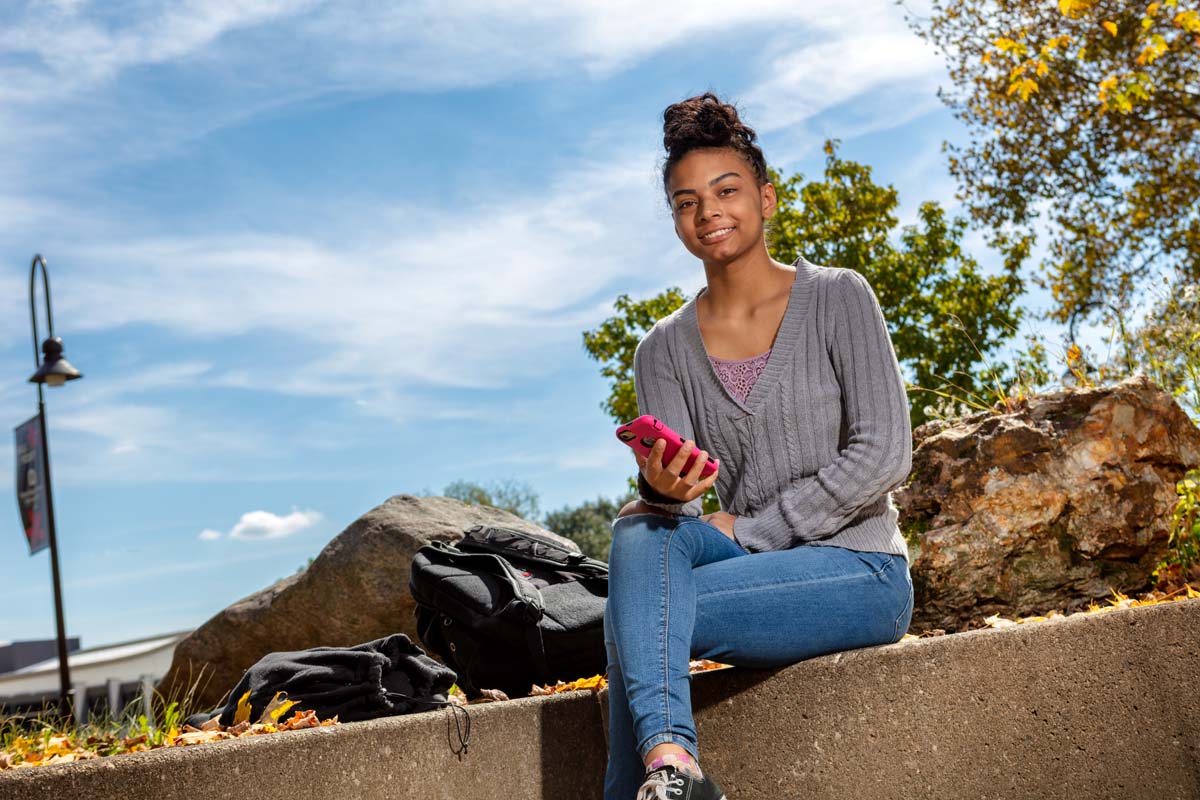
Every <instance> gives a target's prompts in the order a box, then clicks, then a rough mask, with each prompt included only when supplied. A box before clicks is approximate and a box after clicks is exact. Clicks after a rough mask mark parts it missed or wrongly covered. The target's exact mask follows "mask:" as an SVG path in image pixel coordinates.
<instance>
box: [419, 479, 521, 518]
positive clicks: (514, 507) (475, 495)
mask: <svg viewBox="0 0 1200 800" xmlns="http://www.w3.org/2000/svg"><path fill="white" fill-rule="evenodd" d="M442 494H443V495H445V496H446V497H453V498H454V499H455V500H461V501H463V502H464V503H471V504H472V505H477V506H491V507H492V508H499V509H502V510H504V511H509V512H511V513H513V514H516V515H517V516H518V517H520V518H521V519H529V520H536V519H537V517H538V495H537V492H535V491H534V489H533V487H532V486H530V485H529V484H527V483H522V482H520V481H514V480H511V479H510V480H503V481H497V482H495V483H493V484H492V485H491V487H490V488H485V487H484V486H481V485H480V484H478V483H473V482H471V481H464V480H457V481H454V482H453V483H450V484H449V485H447V486H446V488H445V489H443V490H442Z"/></svg>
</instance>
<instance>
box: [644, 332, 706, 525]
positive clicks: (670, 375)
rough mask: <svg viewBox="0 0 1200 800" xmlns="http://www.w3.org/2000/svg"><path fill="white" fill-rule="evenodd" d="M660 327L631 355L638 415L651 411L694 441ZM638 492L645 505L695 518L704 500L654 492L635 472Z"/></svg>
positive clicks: (684, 437)
mask: <svg viewBox="0 0 1200 800" xmlns="http://www.w3.org/2000/svg"><path fill="white" fill-rule="evenodd" d="M663 333H664V331H662V330H657V331H656V330H654V329H651V331H650V333H648V334H646V336H645V337H644V338H643V339H642V341H641V342H640V343H639V344H638V346H637V349H636V350H635V351H634V354H633V385H634V391H635V392H636V393H637V404H638V414H639V415H641V414H652V415H654V417H656V418H657V419H659V420H661V421H662V422H664V423H666V424H667V425H668V426H669V427H671V428H672V429H673V430H674V431H675V432H676V433H678V434H679V435H680V436H681V437H682V438H683V439H684V440H685V441H686V440H688V439H692V440H695V438H696V435H695V432H694V428H693V426H692V418H691V415H690V414H689V413H688V409H687V404H686V403H685V402H684V399H683V389H682V387H681V386H680V385H679V379H678V377H676V374H675V369H674V365H673V364H672V363H671V359H670V355H669V353H668V352H667V349H666V347H665V342H664V341H663V340H662V338H661V336H662V334H663ZM637 484H638V493H639V494H640V495H641V497H642V500H643V501H645V502H646V503H647V504H649V505H652V506H655V507H656V508H661V509H662V510H664V511H669V512H671V513H672V514H682V515H684V516H689V517H698V516H700V512H701V510H702V509H703V501H702V500H701V498H699V497H697V498H695V499H694V500H691V501H689V502H687V503H680V502H677V501H676V500H674V499H673V498H670V497H667V496H666V495H664V494H661V493H660V492H658V491H656V490H655V489H654V488H653V487H652V486H651V485H650V484H649V483H648V482H647V481H646V477H645V476H644V475H642V473H641V470H639V471H638V478H637Z"/></svg>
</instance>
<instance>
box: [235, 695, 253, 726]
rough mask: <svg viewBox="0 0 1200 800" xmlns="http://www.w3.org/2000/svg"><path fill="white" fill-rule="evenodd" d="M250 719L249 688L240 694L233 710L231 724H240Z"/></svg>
mask: <svg viewBox="0 0 1200 800" xmlns="http://www.w3.org/2000/svg"><path fill="white" fill-rule="evenodd" d="M249 721H250V690H249V689H247V690H246V693H245V694H244V695H242V696H241V698H240V699H239V700H238V702H237V710H236V711H234V712H233V724H234V725H241V724H242V723H243V722H249Z"/></svg>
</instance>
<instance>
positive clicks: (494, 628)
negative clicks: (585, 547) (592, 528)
mask: <svg viewBox="0 0 1200 800" xmlns="http://www.w3.org/2000/svg"><path fill="white" fill-rule="evenodd" d="M408 586H409V591H411V592H412V596H413V599H414V600H416V603H417V635H418V636H419V637H420V638H421V641H422V643H424V645H425V646H426V647H427V648H428V649H429V650H431V651H432V652H434V653H436V654H437V655H438V656H439V657H440V658H441V659H442V660H443V661H444V662H445V663H446V664H447V665H448V666H449V667H450V668H451V669H453V670H454V671H455V672H456V673H457V674H458V685H459V687H460V688H461V689H462V690H463V691H464V692H466V694H467V696H468V697H477V696H478V695H479V690H480V689H501V690H503V691H504V692H505V693H507V694H509V695H510V696H514V697H515V696H524V695H525V694H527V693H528V692H529V689H530V687H531V686H532V685H533V684H541V683H554V682H555V681H558V680H566V681H570V680H574V679H576V678H588V677H591V676H593V675H598V674H603V673H604V671H605V667H606V664H607V658H606V656H605V651H604V603H605V600H606V599H607V598H608V565H607V564H605V563H604V562H603V561H597V560H596V559H594V558H588V557H587V556H585V555H584V554H583V553H580V552H579V551H578V550H572V549H569V548H568V547H566V546H564V545H563V544H561V543H559V542H557V541H555V540H553V539H550V538H549V537H546V536H539V535H537V534H534V533H526V532H525V531H518V530H513V529H512V528H501V527H489V526H483V525H476V526H475V527H473V528H471V529H469V530H467V531H466V532H465V534H464V535H463V538H462V540H461V541H459V542H458V543H457V545H452V544H449V543H447V542H440V541H439V542H433V543H431V544H427V545H425V546H423V547H422V548H421V549H420V550H418V551H417V554H416V556H414V557H413V563H412V569H411V571H410V573H409V583H408Z"/></svg>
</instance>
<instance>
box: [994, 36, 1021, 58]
mask: <svg viewBox="0 0 1200 800" xmlns="http://www.w3.org/2000/svg"><path fill="white" fill-rule="evenodd" d="M992 44H994V45H995V46H996V49H997V50H999V51H1000V52H1002V53H1012V54H1013V55H1016V56H1023V55H1025V53H1026V52H1027V51H1028V49H1029V48H1027V47H1026V46H1025V43H1024V42H1018V41H1016V40H1014V39H1010V38H1008V37H1007V36H1001V37H1000V38H999V39H996V41H994V42H992Z"/></svg>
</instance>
